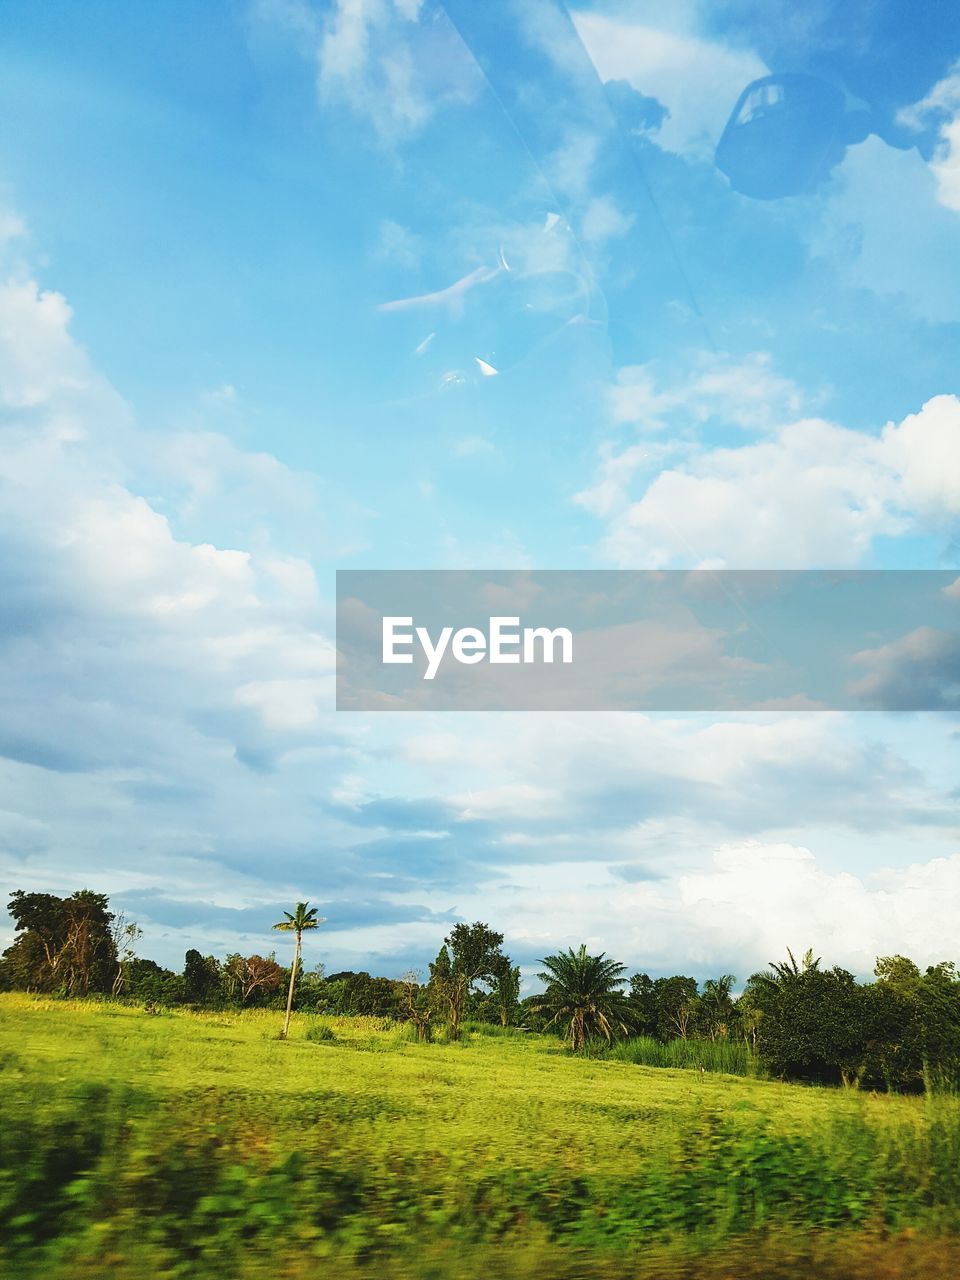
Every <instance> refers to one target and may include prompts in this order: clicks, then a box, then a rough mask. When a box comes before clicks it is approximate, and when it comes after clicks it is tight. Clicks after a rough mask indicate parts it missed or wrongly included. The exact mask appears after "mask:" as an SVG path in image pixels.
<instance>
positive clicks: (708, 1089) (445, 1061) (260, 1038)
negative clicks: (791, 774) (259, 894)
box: [0, 997, 960, 1280]
mask: <svg viewBox="0 0 960 1280" xmlns="http://www.w3.org/2000/svg"><path fill="white" fill-rule="evenodd" d="M276 1023H277V1018H276V1014H274V1013H270V1014H269V1016H268V1017H267V1016H264V1015H261V1014H258V1013H253V1014H236V1015H231V1016H227V1017H224V1016H221V1015H211V1016H207V1017H198V1016H193V1015H191V1016H179V1015H173V1016H171V1017H170V1018H162V1019H158V1018H153V1017H148V1016H146V1015H143V1014H140V1015H139V1016H138V1015H137V1014H136V1012H134V1011H131V1012H126V1011H125V1012H123V1013H119V1014H117V1015H115V1016H111V1015H105V1014H104V1013H103V1012H102V1010H99V1009H96V1010H94V1009H90V1008H88V1007H85V1006H84V1005H83V1004H82V1003H81V1002H72V1003H67V1004H58V1005H52V1006H51V1005H45V1004H42V1003H41V1002H35V1003H31V1002H30V1001H28V1000H25V999H23V998H22V997H16V998H12V997H11V998H8V997H0V1071H2V1076H0V1274H3V1275H4V1276H6V1275H9V1276H11V1277H17V1280H35V1278H39V1277H43V1278H44V1280H53V1278H54V1277H56V1280H100V1277H103V1276H110V1277H113V1278H114V1280H147V1277H148V1276H149V1277H151V1280H152V1277H154V1276H161V1277H162V1276H169V1277H184V1278H186V1277H189V1278H190V1280H227V1278H228V1277H229V1278H230V1280H255V1278H256V1280H259V1277H261V1276H266V1275H268V1274H270V1275H271V1276H274V1277H277V1278H279V1280H307V1278H308V1277H317V1280H319V1277H321V1276H326V1275H328V1274H331V1273H333V1274H336V1275H338V1276H341V1275H342V1276H345V1277H353V1276H354V1275H357V1276H359V1275H360V1274H364V1273H366V1274H369V1275H371V1276H373V1275H375V1276H377V1277H382V1276H389V1277H394V1276H396V1277H409V1278H410V1280H426V1278H427V1277H431V1278H435V1280H448V1278H450V1277H457V1278H458V1280H459V1278H460V1277H463V1276H466V1275H470V1276H474V1275H476V1276H477V1277H479V1276H480V1275H481V1273H482V1274H483V1275H484V1276H485V1277H488V1278H491V1277H503V1278H504V1280H505V1278H506V1277H507V1276H518V1275H524V1276H527V1275H529V1276H530V1277H532V1276H534V1275H537V1274H539V1275H549V1276H553V1277H571V1278H572V1277H574V1276H575V1277H577V1278H578V1280H593V1278H597V1280H600V1278H601V1277H602V1278H603V1280H613V1277H614V1276H617V1277H628V1276H629V1277H634V1278H637V1277H641V1276H646V1277H653V1276H656V1277H658V1280H660V1278H661V1277H664V1278H665V1277H680V1276H689V1277H692V1276H698V1277H703V1276H706V1275H714V1274H715V1275H717V1276H718V1277H719V1276H721V1275H727V1276H729V1275H733V1274H736V1275H738V1276H739V1277H744V1276H748V1275H749V1276H755V1277H759V1276H761V1275H767V1276H777V1277H778V1278H781V1280H782V1278H784V1277H791V1278H792V1277H794V1276H796V1277H797V1278H798V1280H799V1278H800V1277H801V1276H803V1277H804V1280H807V1278H808V1277H809V1275H813V1274H816V1275H818V1276H827V1275H830V1276H836V1277H837V1278H838V1280H839V1277H841V1276H843V1277H846V1278H847V1280H849V1277H851V1276H854V1275H856V1276H858V1277H860V1276H863V1277H864V1280H866V1277H868V1276H870V1277H878V1276H881V1275H883V1276H886V1275H889V1276H891V1277H892V1276H893V1275H894V1274H896V1273H894V1272H884V1271H882V1270H880V1269H874V1270H873V1271H871V1270H869V1269H868V1268H867V1267H866V1264H864V1266H863V1267H859V1264H858V1263H856V1259H857V1257H858V1256H859V1255H858V1249H859V1248H860V1244H859V1243H858V1242H866V1243H865V1244H864V1246H863V1247H864V1248H865V1249H866V1248H867V1247H868V1246H869V1247H870V1248H872V1243H871V1242H873V1241H876V1240H877V1239H879V1238H881V1237H884V1236H890V1235H891V1233H893V1234H896V1233H899V1234H901V1235H902V1234H903V1233H907V1232H909V1233H911V1238H912V1236H916V1238H917V1240H918V1242H920V1243H923V1248H924V1250H925V1253H924V1268H925V1270H924V1271H917V1272H916V1274H917V1275H921V1274H922V1275H924V1276H931V1277H933V1276H937V1277H938V1280H939V1277H940V1276H943V1277H945V1278H946V1277H948V1276H950V1275H952V1274H957V1273H960V1272H950V1271H949V1270H948V1269H946V1268H947V1262H946V1261H945V1259H947V1257H948V1253H949V1250H950V1249H953V1247H954V1246H953V1244H950V1245H948V1246H944V1248H941V1247H940V1246H939V1245H938V1244H937V1242H938V1241H941V1240H943V1239H944V1238H948V1239H949V1240H952V1241H953V1242H954V1244H956V1243H957V1242H958V1241H960V1102H958V1100H957V1099H953V1098H927V1099H921V1098H898V1097H887V1096H876V1097H874V1096H869V1095H857V1094H853V1093H849V1092H842V1091H837V1090H825V1089H797V1088H793V1087H791V1086H788V1085H784V1084H781V1083H779V1082H773V1081H764V1080H756V1079H748V1078H742V1079H737V1078H734V1075H733V1074H732V1073H729V1072H728V1073H726V1074H720V1073H717V1074H712V1075H706V1076H701V1074H700V1073H699V1072H691V1071H686V1072H663V1071H650V1070H646V1069H645V1067H644V1066H643V1065H636V1066H635V1065H629V1064H631V1063H632V1062H633V1061H634V1059H629V1058H628V1059H626V1060H625V1061H624V1060H617V1059H616V1058H607V1059H591V1058H583V1057H575V1056H573V1055H571V1054H569V1053H568V1052H564V1051H562V1050H561V1049H560V1048H559V1046H558V1044H557V1042H556V1041H555V1040H547V1039H541V1038H540V1037H538V1036H533V1035H530V1036H516V1037H509V1036H496V1035H494V1036H484V1035H476V1036H475V1035H473V1034H471V1035H470V1037H469V1046H470V1048H469V1052H462V1051H461V1046H460V1045H444V1044H432V1045H422V1044H417V1043H414V1042H411V1041H409V1040H407V1039H406V1038H403V1037H402V1036H401V1035H400V1034H398V1029H397V1028H396V1027H395V1026H393V1025H381V1023H380V1022H378V1021H377V1020H364V1019H353V1020H351V1019H346V1018H344V1019H339V1018H337V1019H323V1020H319V1019H311V1018H305V1017H302V1018H297V1019H295V1020H294V1023H293V1025H292V1028H291V1038H290V1039H289V1040H288V1041H284V1042H281V1041H278V1040H277V1039H276V1030H277V1026H276ZM320 1026H327V1027H329V1028H331V1030H332V1034H333V1035H334V1036H335V1039H334V1040H333V1041H330V1040H329V1039H327V1038H326V1037H325V1036H322V1038H321V1039H319V1040H316V1039H315V1038H314V1037H316V1036H317V1035H318V1034H321V1035H322V1033H319V1032H317V1031H315V1030H314V1031H313V1032H312V1034H311V1030H312V1029H313V1028H319V1027H320ZM624 1047H625V1046H624ZM374 1048H376V1049H377V1051H375V1052H371V1051H370V1050H371V1049H374ZM803 1238H809V1240H811V1241H816V1240H820V1239H824V1238H829V1239H833V1240H836V1241H837V1242H838V1244H837V1249H838V1250H839V1251H840V1253H842V1254H843V1256H844V1257H845V1258H846V1261H847V1263H849V1265H848V1266H847V1268H846V1270H840V1269H837V1270H831V1269H830V1268H829V1267H828V1266H827V1264H826V1263H824V1264H823V1266H822V1267H820V1269H819V1270H818V1269H817V1266H819V1264H816V1265H814V1261H811V1263H810V1267H812V1268H813V1269H810V1268H808V1269H807V1270H806V1271H803V1270H798V1269H795V1265H794V1262H791V1261H789V1258H787V1259H786V1261H784V1259H781V1260H780V1261H781V1263H782V1265H778V1262H777V1259H776V1257H771V1256H768V1255H767V1254H764V1255H763V1256H764V1257H765V1258H766V1262H765V1266H766V1270H765V1271H764V1270H760V1269H758V1268H755V1269H753V1270H749V1269H748V1264H747V1262H746V1261H745V1260H746V1259H749V1256H750V1254H751V1252H752V1251H753V1250H754V1249H769V1248H770V1242H771V1241H772V1240H780V1239H782V1240H784V1241H788V1242H789V1241H792V1242H793V1243H792V1244H789V1245H786V1244H785V1245H784V1249H788V1248H789V1249H790V1250H793V1251H794V1254H795V1255H796V1256H797V1257H799V1256H800V1254H799V1253H798V1252H797V1245H796V1242H797V1241H798V1240H800V1239H803ZM904 1238H906V1236H904ZM731 1242H739V1243H738V1244H737V1245H736V1248H735V1249H734V1248H733V1245H732V1244H731ZM731 1249H733V1252H734V1254H737V1253H738V1252H739V1255H740V1257H741V1263H740V1264H737V1265H735V1262H736V1259H735V1258H734V1260H733V1261H731V1260H730V1251H731ZM944 1249H946V1250H947V1252H944ZM871 1256H873V1255H871ZM711 1257H714V1258H716V1259H718V1260H719V1259H721V1258H722V1257H726V1258H727V1263H725V1264H724V1266H723V1267H721V1265H720V1262H719V1261H717V1264H716V1268H714V1266H713V1263H711V1262H710V1258H711ZM949 1257H950V1258H951V1259H953V1260H954V1261H956V1260H957V1259H958V1258H960V1249H957V1250H954V1252H952V1253H949ZM477 1258H482V1259H484V1260H485V1261H484V1262H483V1263H482V1264H481V1263H480V1262H477V1263H476V1264H474V1262H468V1261H466V1260H467V1259H477ZM518 1259H519V1261H517V1260H518ZM650 1259H654V1260H653V1261H651V1260H650ZM512 1260H513V1261H512ZM855 1263H856V1265H854V1264H855ZM941 1263H943V1265H942V1266H941Z"/></svg>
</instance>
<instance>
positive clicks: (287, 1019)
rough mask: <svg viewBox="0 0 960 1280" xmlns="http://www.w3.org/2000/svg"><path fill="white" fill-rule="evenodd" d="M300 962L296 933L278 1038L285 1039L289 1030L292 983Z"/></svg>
mask: <svg viewBox="0 0 960 1280" xmlns="http://www.w3.org/2000/svg"><path fill="white" fill-rule="evenodd" d="M299 963H300V934H299V933H298V934H297V943H296V946H295V947H294V948H293V964H292V966H291V968H290V989H289V990H288V991H287V1016H286V1017H285V1018H284V1020H283V1030H282V1031H281V1032H280V1039H281V1040H286V1038H287V1032H288V1031H289V1030H290V1014H291V1013H292V1012H293V984H294V983H295V982H296V980H297V965H298V964H299Z"/></svg>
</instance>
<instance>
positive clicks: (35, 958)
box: [4, 889, 117, 996]
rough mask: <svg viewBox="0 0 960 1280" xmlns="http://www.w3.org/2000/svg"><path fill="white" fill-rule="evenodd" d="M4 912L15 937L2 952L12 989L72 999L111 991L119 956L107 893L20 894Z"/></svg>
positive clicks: (88, 891)
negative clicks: (50, 993)
mask: <svg viewBox="0 0 960 1280" xmlns="http://www.w3.org/2000/svg"><path fill="white" fill-rule="evenodd" d="M7 910H8V911H9V913H10V915H11V916H12V917H13V921H14V928H15V930H16V932H17V934H18V935H19V936H18V937H17V938H15V939H14V942H13V945H12V946H11V947H8V948H7V951H6V952H5V953H4V960H5V967H6V970H7V972H8V974H9V975H10V977H11V978H12V981H13V984H15V985H16V986H18V987H21V988H22V989H24V990H28V991H62V992H63V993H64V994H66V995H72V996H84V995H87V994H88V993H90V992H94V991H96V992H107V991H109V990H110V989H111V987H112V985H113V979H114V976H115V972H116V960H117V951H116V945H115V943H114V939H113V933H112V930H111V921H112V920H113V913H112V912H111V911H110V910H109V899H108V898H107V897H106V895H105V894H102V893H92V892H91V891H90V890H89V889H80V890H78V891H77V892H76V893H73V894H71V895H70V897H69V898H58V897H57V896H56V895H55V894H52V893H24V892H23V891H22V890H20V889H18V890H17V891H16V892H15V893H14V894H13V895H12V896H11V898H10V901H9V903H8V905H7Z"/></svg>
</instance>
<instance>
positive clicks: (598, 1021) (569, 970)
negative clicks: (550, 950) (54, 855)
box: [537, 944, 628, 1053]
mask: <svg viewBox="0 0 960 1280" xmlns="http://www.w3.org/2000/svg"><path fill="white" fill-rule="evenodd" d="M540 963H541V964H542V965H545V966H546V972H545V973H540V974H538V975H537V977H538V978H540V979H541V981H543V982H545V983H546V984H547V989H546V991H545V992H544V993H543V996H542V998H541V1001H540V1003H539V1005H537V1009H538V1011H541V1012H545V1013H549V1014H550V1015H551V1017H550V1020H549V1021H548V1023H547V1026H555V1025H557V1024H561V1025H563V1024H565V1028H566V1029H565V1035H566V1036H567V1037H568V1038H569V1040H570V1042H571V1047H572V1048H573V1050H574V1052H575V1053H576V1052H579V1050H581V1049H582V1048H583V1046H584V1045H585V1044H586V1042H587V1039H588V1037H590V1036H595V1035H600V1036H603V1038H604V1039H605V1040H607V1041H609V1040H612V1039H613V1033H614V1031H615V1030H620V1031H624V1032H626V1031H627V1029H628V1027H627V1005H626V998H625V997H624V995H623V993H622V992H621V991H620V990H619V988H620V987H621V986H622V985H623V983H624V982H625V981H626V979H625V978H624V977H622V976H621V975H622V974H623V973H624V972H625V971H626V965H622V964H618V963H617V961H616V960H608V959H607V958H606V954H605V953H604V952H602V951H601V953H600V955H598V956H589V955H587V948H586V947H585V946H583V945H582V944H581V946H580V949H579V950H578V951H574V950H573V948H572V947H570V948H568V950H566V951H561V952H560V954H559V955H555V956H545V957H544V958H543V959H542V960H541V961H540Z"/></svg>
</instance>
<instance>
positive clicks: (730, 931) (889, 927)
mask: <svg viewBox="0 0 960 1280" xmlns="http://www.w3.org/2000/svg"><path fill="white" fill-rule="evenodd" d="M958 894H960V854H958V855H955V856H953V857H947V858H934V859H932V860H930V861H928V862H918V863H914V864H912V865H911V866H908V867H906V868H881V869H878V870H877V871H875V872H873V873H872V874H870V875H869V876H857V875H851V874H850V873H848V872H845V871H836V870H830V869H828V868H827V867H826V866H824V865H823V864H822V863H821V862H820V861H819V860H818V859H817V858H816V857H815V855H814V854H813V853H812V852H811V851H810V850H809V849H806V848H804V847H802V846H796V845H792V844H787V843H762V842H758V841H748V842H741V843H734V844H727V845H722V846H720V847H718V848H717V849H716V850H715V851H714V852H713V853H712V856H711V857H710V859H709V861H708V864H707V865H706V866H705V867H704V868H703V869H702V870H698V871H695V872H689V873H686V874H680V875H668V876H667V877H666V878H665V879H660V880H641V881H639V882H635V883H626V882H624V881H623V880H621V879H618V878H616V877H615V876H614V875H612V874H611V872H610V871H609V870H608V869H607V868H605V867H603V866H602V865H597V864H594V863H575V862H573V863H568V864H565V865H564V866H563V867H558V868H555V869H552V870H551V874H550V875H549V877H546V876H544V873H543V867H542V866H540V865H537V864H529V865H525V864H523V863H515V864H514V865H512V866H509V867H504V868H502V871H501V875H500V876H499V877H498V878H497V879H496V880H492V881H490V882H489V883H487V884H484V885H483V886H481V888H480V889H479V890H478V892H477V893H476V895H471V896H470V898H469V899H468V900H467V901H464V902H462V903H461V904H460V905H461V909H462V910H463V911H464V912H465V913H466V914H467V915H469V914H470V912H471V911H486V912H487V915H488V916H491V917H492V918H496V919H497V920H498V921H499V922H500V927H501V928H503V929H505V930H506V931H507V934H508V937H509V938H510V939H511V940H515V941H516V942H518V943H520V942H522V943H524V944H525V945H526V946H527V947H531V948H537V949H539V950H540V953H541V954H546V952H547V951H548V950H552V949H554V948H556V947H557V946H558V945H559V946H564V945H572V946H576V945H577V944H578V943H579V942H581V941H585V942H586V943H587V945H588V947H592V948H598V949H599V948H602V949H603V950H605V951H606V952H607V953H608V954H610V955H612V956H613V957H614V958H616V959H620V960H624V961H626V962H628V964H629V965H630V966H631V967H636V968H638V969H647V970H652V971H654V972H656V971H663V970H666V971H668V972H673V971H676V968H677V966H678V964H679V965H681V966H682V967H683V969H684V970H685V971H687V972H689V971H690V970H691V969H693V970H695V971H696V972H698V973H704V972H710V971H713V972H719V971H723V970H726V969H729V968H730V966H731V965H732V964H736V965H737V968H738V973H737V976H738V978H739V980H740V981H741V982H742V981H743V980H744V979H745V978H746V977H747V976H748V975H749V974H750V973H751V972H754V971H756V970H757V969H762V968H766V967H767V965H768V964H769V963H770V961H772V960H778V959H783V958H785V955H786V948H787V947H788V946H789V947H791V948H792V950H793V951H794V952H795V953H796V952H799V951H803V950H806V948H807V947H812V948H813V950H814V953H815V954H817V955H820V956H821V957H822V959H823V962H824V965H825V966H830V965H834V964H839V965H843V966H845V967H848V968H850V969H851V970H852V971H853V972H854V973H857V974H862V975H867V974H870V973H871V972H872V971H873V967H874V964H875V962H876V959H877V957H878V956H881V955H889V954H892V953H896V952H899V953H901V954H906V955H909V956H911V957H913V958H914V959H916V960H917V962H918V963H919V964H921V965H926V964H933V963H936V962H938V961H940V960H944V959H952V958H953V957H954V956H955V955H956V929H955V914H956V913H955V903H956V901H957V897H958Z"/></svg>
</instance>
